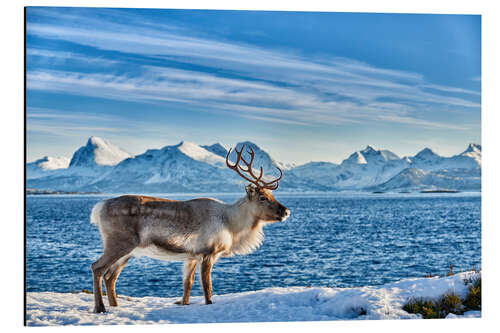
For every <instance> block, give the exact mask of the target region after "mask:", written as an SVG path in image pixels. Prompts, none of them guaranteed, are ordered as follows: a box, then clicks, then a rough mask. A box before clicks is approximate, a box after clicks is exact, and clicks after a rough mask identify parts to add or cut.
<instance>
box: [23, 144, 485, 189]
mask: <svg viewBox="0 0 500 333" xmlns="http://www.w3.org/2000/svg"><path fill="white" fill-rule="evenodd" d="M243 145H245V147H246V149H249V148H252V149H253V151H254V152H255V159H254V162H253V167H254V169H255V170H256V173H257V174H258V172H259V171H258V170H259V169H260V167H262V168H263V170H264V174H265V175H266V177H267V178H268V179H272V178H274V177H276V176H277V175H279V172H278V170H277V168H280V169H282V170H283V174H284V175H283V179H282V181H281V182H280V189H281V190H283V191H338V190H370V191H401V190H405V191H406V190H421V189H434V188H442V189H459V190H480V188H481V146H480V145H476V144H470V145H469V147H467V149H466V150H465V151H464V152H463V153H461V154H458V155H455V156H452V157H442V156H439V155H438V154H436V153H434V152H433V151H432V150H431V149H429V148H426V149H423V150H422V151H420V152H419V153H417V154H416V155H415V156H413V157H403V158H400V157H399V156H397V155H396V154H394V153H392V152H391V151H389V150H383V149H381V150H379V149H377V148H375V147H373V146H367V147H366V148H365V149H363V150H360V151H357V152H354V153H353V154H351V155H350V156H348V157H347V158H346V159H345V160H344V161H342V163H341V164H334V163H330V162H309V163H306V164H304V165H300V166H294V165H290V164H285V163H282V162H279V161H276V160H275V159H273V158H272V157H271V156H270V155H269V153H267V152H266V151H265V150H263V149H262V148H261V147H259V146H258V145H256V144H255V143H252V142H248V141H246V142H240V143H238V144H236V148H237V149H238V150H240V149H241V148H242V146H243ZM226 155H227V150H226V149H225V148H224V147H223V146H222V145H220V144H219V143H215V144H212V145H205V146H199V145H197V144H195V143H191V142H183V141H181V142H180V143H179V144H177V145H171V146H165V147H163V148H161V149H150V150H147V151H146V152H144V153H143V154H140V155H137V156H132V155H131V154H129V153H127V152H126V151H124V150H123V149H121V148H119V147H117V146H115V145H113V144H111V143H109V142H107V141H106V140H103V139H101V138H97V137H91V138H89V140H88V141H87V143H86V145H85V146H83V147H81V148H79V149H78V150H77V151H76V152H75V153H74V155H73V157H72V159H71V162H68V159H66V160H64V159H59V160H56V159H54V158H44V159H41V160H38V161H35V162H32V163H29V164H28V165H27V183H28V187H30V188H37V189H43V190H66V191H102V192H228V191H230V192H233V191H241V189H242V188H243V186H244V184H245V183H246V182H245V181H244V180H243V179H242V178H241V177H239V176H238V175H237V174H236V173H235V172H234V171H232V170H230V169H229V168H227V166H226V162H225V157H226ZM244 157H245V159H247V160H249V154H248V151H246V152H245V153H244ZM229 159H230V160H231V161H232V162H234V161H235V159H236V153H235V152H234V150H233V151H232V152H231V154H230V157H229ZM68 164H69V165H68Z"/></svg>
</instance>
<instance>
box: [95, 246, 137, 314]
mask: <svg viewBox="0 0 500 333" xmlns="http://www.w3.org/2000/svg"><path fill="white" fill-rule="evenodd" d="M136 246H137V245H136V244H135V243H133V242H130V241H128V240H123V239H119V238H110V239H107V241H106V245H105V247H104V254H103V255H102V256H101V257H100V258H99V259H98V260H97V261H96V262H94V263H93V264H92V275H93V277H94V312H95V313H101V312H106V308H105V307H104V302H103V301H102V278H103V275H104V273H105V272H106V271H107V270H108V269H109V268H110V267H111V266H112V265H113V264H115V263H116V262H117V261H118V260H120V259H121V258H122V257H124V256H126V255H128V254H130V252H132V251H133V250H134V249H135V248H136Z"/></svg>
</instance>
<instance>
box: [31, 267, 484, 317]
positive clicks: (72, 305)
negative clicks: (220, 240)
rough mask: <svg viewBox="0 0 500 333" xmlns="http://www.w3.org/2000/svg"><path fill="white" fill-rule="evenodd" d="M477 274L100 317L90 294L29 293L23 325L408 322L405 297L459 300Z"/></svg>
mask: <svg viewBox="0 0 500 333" xmlns="http://www.w3.org/2000/svg"><path fill="white" fill-rule="evenodd" d="M476 274H477V273H474V272H465V273H459V274H456V275H454V276H450V277H443V278H437V277H434V278H415V279H407V280H402V281H399V282H395V283H389V284H386V285H383V286H378V287H359V288H326V287H311V288H307V287H291V288H269V289H264V290H259V291H252V292H244V293H236V294H227V295H214V297H213V301H214V304H212V305H205V304H204V301H203V297H202V296H198V297H192V298H191V305H189V306H179V305H175V304H174V302H175V301H177V300H178V299H177V298H161V297H143V298H136V297H128V296H119V299H118V301H119V305H120V306H119V307H117V308H113V307H107V310H108V312H107V313H105V314H94V313H92V309H93V296H92V295H90V294H86V293H54V292H29V293H28V294H27V304H26V307H27V323H28V325H29V326H46V325H96V324H155V323H157V324H167V323H215V322H218V323H222V322H269V321H321V320H373V319H411V318H419V317H420V316H419V315H414V314H409V313H407V312H405V311H404V310H403V309H402V307H403V305H404V304H405V303H406V301H407V300H408V299H409V298H411V297H431V298H437V297H439V296H441V295H442V294H444V293H446V292H450V291H453V292H455V293H457V294H458V295H459V296H460V297H464V296H465V295H466V293H467V286H465V284H464V280H465V279H467V278H470V277H474V276H475V275H476ZM104 298H105V297H104ZM105 303H107V302H106V298H105ZM464 317H467V318H470V317H474V318H475V317H481V312H480V311H469V312H466V313H465V314H464V315H463V316H456V315H453V314H450V315H448V318H464Z"/></svg>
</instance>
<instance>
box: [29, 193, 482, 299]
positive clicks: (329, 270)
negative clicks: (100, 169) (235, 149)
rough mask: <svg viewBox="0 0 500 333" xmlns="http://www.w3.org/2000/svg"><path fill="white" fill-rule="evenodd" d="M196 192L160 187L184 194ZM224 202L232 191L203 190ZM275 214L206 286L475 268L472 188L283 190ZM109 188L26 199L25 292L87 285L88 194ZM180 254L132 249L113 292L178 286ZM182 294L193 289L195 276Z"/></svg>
mask: <svg viewBox="0 0 500 333" xmlns="http://www.w3.org/2000/svg"><path fill="white" fill-rule="evenodd" d="M197 196H199V195H195V194H193V195H185V194H178V195H169V196H168V197H169V198H172V199H179V200H186V199H190V198H195V197H197ZM212 196H213V197H216V198H218V199H221V200H223V201H225V202H233V201H235V200H236V199H237V198H238V197H239V195H231V194H215V195H212ZM276 196H277V198H278V199H279V201H281V202H282V203H283V204H285V205H286V206H287V207H289V208H290V210H291V212H292V214H291V217H290V218H289V219H288V220H287V221H286V222H285V223H276V224H273V225H271V226H268V227H266V228H265V229H264V230H265V240H264V244H263V245H262V246H261V247H260V248H259V249H258V250H257V251H255V252H254V253H252V254H249V255H246V256H235V257H232V258H222V259H220V260H219V261H218V262H217V264H216V265H215V267H214V270H213V287H214V293H215V294H225V293H234V292H242V291H251V290H258V289H263V288H267V287H286V286H335V287H356V286H364V285H381V284H384V283H387V282H391V281H397V280H400V279H402V278H408V277H422V276H424V275H426V274H429V273H433V274H444V273H446V272H447V270H448V267H449V265H450V264H452V265H454V266H455V271H460V270H468V269H471V268H473V267H476V268H480V267H481V196H480V193H472V194H471V193H468V194H467V193H458V194H360V193H351V194H346V193H334V194H311V195H296V194H295V195H292V194H289V195H287V194H280V193H279V192H277V195H276ZM109 197H110V196H88V195H66V196H65V195H55V196H47V195H45V196H44V195H40V196H35V195H30V196H28V198H27V211H26V219H27V221H26V222H27V227H26V233H27V239H26V247H27V253H26V255H27V271H26V277H27V286H26V290H27V291H56V292H71V291H81V290H82V289H89V290H92V273H91V270H90V265H91V264H92V262H94V261H95V260H96V259H97V258H98V257H99V256H100V255H101V253H102V245H101V240H100V236H99V232H98V230H97V227H96V226H94V225H92V224H90V223H89V214H90V211H91V209H92V207H93V205H94V204H95V203H97V202H98V201H100V200H102V199H104V198H109ZM181 272H182V263H181V262H165V261H159V260H155V259H150V258H144V257H143V258H134V259H131V260H130V261H129V263H128V265H127V266H126V267H125V269H124V271H123V272H122V274H121V276H120V279H119V280H118V283H117V291H118V293H119V294H122V295H129V296H139V297H142V296H162V297H175V296H181V295H182V273H181ZM192 295H202V291H201V286H200V282H199V277H198V276H197V277H196V283H195V286H194V288H193V292H192Z"/></svg>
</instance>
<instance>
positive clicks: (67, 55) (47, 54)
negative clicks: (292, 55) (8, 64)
mask: <svg viewBox="0 0 500 333" xmlns="http://www.w3.org/2000/svg"><path fill="white" fill-rule="evenodd" d="M26 55H27V56H28V57H43V58H49V59H56V60H58V61H79V62H83V63H87V64H97V65H101V66H109V65H113V64H116V63H118V61H116V60H110V59H106V58H104V57H91V56H88V55H86V56H84V55H81V54H78V53H74V52H67V51H54V50H44V49H36V48H35V49H34V48H29V49H27V50H26Z"/></svg>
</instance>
